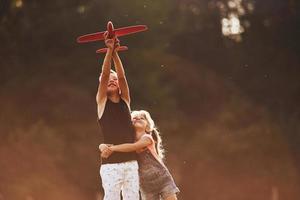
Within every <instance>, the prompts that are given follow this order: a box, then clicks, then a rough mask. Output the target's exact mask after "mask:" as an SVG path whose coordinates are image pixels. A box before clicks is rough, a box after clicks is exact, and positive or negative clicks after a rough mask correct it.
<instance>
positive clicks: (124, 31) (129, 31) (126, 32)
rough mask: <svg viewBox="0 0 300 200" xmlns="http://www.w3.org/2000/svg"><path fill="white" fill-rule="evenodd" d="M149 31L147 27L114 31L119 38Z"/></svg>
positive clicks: (138, 26) (141, 26)
mask: <svg viewBox="0 0 300 200" xmlns="http://www.w3.org/2000/svg"><path fill="white" fill-rule="evenodd" d="M147 29H148V28H147V26H145V25H136V26H128V27H123V28H118V29H115V30H114V31H115V34H116V36H118V37H119V36H124V35H129V34H133V33H138V32H142V31H145V30H147Z"/></svg>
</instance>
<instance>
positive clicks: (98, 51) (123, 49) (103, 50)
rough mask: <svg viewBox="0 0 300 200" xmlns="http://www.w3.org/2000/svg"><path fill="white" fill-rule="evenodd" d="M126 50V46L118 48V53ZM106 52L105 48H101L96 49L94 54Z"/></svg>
mask: <svg viewBox="0 0 300 200" xmlns="http://www.w3.org/2000/svg"><path fill="white" fill-rule="evenodd" d="M126 50H128V47H127V46H120V47H119V49H118V51H126ZM106 52H107V48H102V49H98V50H97V51H96V53H106Z"/></svg>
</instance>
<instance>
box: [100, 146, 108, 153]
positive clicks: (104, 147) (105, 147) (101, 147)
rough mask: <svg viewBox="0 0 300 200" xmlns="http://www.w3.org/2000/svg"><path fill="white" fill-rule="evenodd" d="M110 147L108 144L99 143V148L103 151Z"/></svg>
mask: <svg viewBox="0 0 300 200" xmlns="http://www.w3.org/2000/svg"><path fill="white" fill-rule="evenodd" d="M107 148H108V146H107V145H106V144H100V145H99V150H100V151H101V152H103V151H104V150H105V149H107Z"/></svg>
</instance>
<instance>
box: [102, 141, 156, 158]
mask: <svg viewBox="0 0 300 200" xmlns="http://www.w3.org/2000/svg"><path fill="white" fill-rule="evenodd" d="M152 142H153V141H152V140H151V139H150V138H149V137H142V138H141V139H140V140H138V141H137V142H135V143H124V144H119V145H107V144H100V145H99V150H100V151H101V157H103V158H107V157H109V156H110V155H111V154H112V153H113V152H114V151H116V152H132V151H138V150H140V149H143V148H145V147H147V146H149V145H150V144H152Z"/></svg>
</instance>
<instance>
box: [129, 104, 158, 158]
mask: <svg viewBox="0 0 300 200" xmlns="http://www.w3.org/2000/svg"><path fill="white" fill-rule="evenodd" d="M131 115H132V116H136V115H142V116H143V117H145V119H146V121H147V127H146V133H147V134H150V135H151V136H152V138H153V140H154V142H155V149H156V152H157V154H158V156H159V157H160V158H161V159H163V158H164V149H163V145H162V139H161V136H160V132H159V131H158V129H157V128H156V126H155V123H154V121H153V119H152V118H151V115H150V113H149V112H148V111H146V110H135V111H132V113H131Z"/></svg>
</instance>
